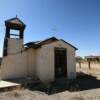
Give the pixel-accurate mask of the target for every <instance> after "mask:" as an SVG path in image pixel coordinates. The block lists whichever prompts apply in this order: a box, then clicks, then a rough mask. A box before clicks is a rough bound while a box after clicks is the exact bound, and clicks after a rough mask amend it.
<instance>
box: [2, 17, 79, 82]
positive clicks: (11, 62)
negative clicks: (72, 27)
mask: <svg viewBox="0 0 100 100" xmlns="http://www.w3.org/2000/svg"><path fill="white" fill-rule="evenodd" d="M5 26H6V33H5V38H4V48H3V59H2V63H1V79H14V78H22V77H38V78H39V79H40V80H41V81H48V82H51V81H54V80H55V79H56V78H66V79H75V78H76V61H75V51H76V50H77V48H76V47H74V46H73V45H71V44H69V43H68V42H66V41H64V40H63V39H57V38H55V37H51V38H48V39H45V40H42V41H35V42H29V43H26V44H23V38H24V30H25V27H26V25H25V24H24V23H23V22H22V21H21V20H20V19H19V18H12V19H9V20H6V21H5ZM11 30H17V31H19V33H18V34H14V33H11Z"/></svg>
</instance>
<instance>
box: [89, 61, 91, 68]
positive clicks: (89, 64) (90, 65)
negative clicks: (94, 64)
mask: <svg viewBox="0 0 100 100" xmlns="http://www.w3.org/2000/svg"><path fill="white" fill-rule="evenodd" d="M88 66H89V69H91V61H90V60H89V61H88Z"/></svg>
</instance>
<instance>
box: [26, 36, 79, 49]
mask: <svg viewBox="0 0 100 100" xmlns="http://www.w3.org/2000/svg"><path fill="white" fill-rule="evenodd" d="M60 40H61V41H62V42H64V43H66V44H67V45H69V46H71V47H72V48H74V49H75V50H78V49H77V48H76V47H75V46H73V45H71V44H70V43H68V42H66V41H64V40H63V39H57V38H55V37H51V38H48V39H45V40H43V41H36V42H28V43H26V44H25V46H27V48H30V47H33V48H39V47H41V46H42V45H45V44H49V43H52V42H55V41H60Z"/></svg>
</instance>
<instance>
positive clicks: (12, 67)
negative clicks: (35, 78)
mask: <svg viewBox="0 0 100 100" xmlns="http://www.w3.org/2000/svg"><path fill="white" fill-rule="evenodd" d="M34 54H35V53H34V50H33V49H32V48H31V49H28V50H27V51H24V49H23V40H21V39H20V40H18V39H8V55H7V56H5V57H3V60H2V63H1V73H0V74H1V75H0V77H1V78H2V79H11V78H18V77H26V76H32V75H34V73H35V69H34V68H35V58H34V57H35V56H34Z"/></svg>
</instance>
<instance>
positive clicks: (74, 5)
mask: <svg viewBox="0 0 100 100" xmlns="http://www.w3.org/2000/svg"><path fill="white" fill-rule="evenodd" d="M16 14H17V15H18V17H19V18H20V19H21V20H22V21H23V22H24V23H25V24H26V25H27V27H26V29H25V33H24V43H26V42H29V41H37V40H42V39H45V38H48V37H52V36H55V37H57V38H62V39H64V40H66V41H67V42H69V43H71V44H73V45H74V46H76V47H77V48H78V49H79V50H78V51H77V55H80V56H85V55H91V54H96V55H97V54H99V55H100V0H0V56H2V46H3V39H4V34H5V25H4V21H5V20H6V19H9V18H13V17H15V16H16Z"/></svg>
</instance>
